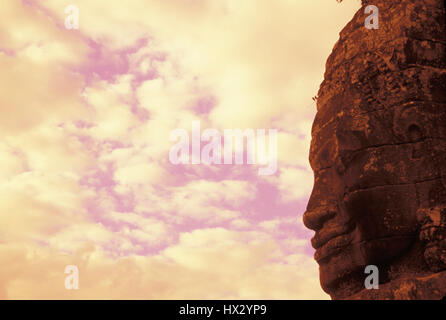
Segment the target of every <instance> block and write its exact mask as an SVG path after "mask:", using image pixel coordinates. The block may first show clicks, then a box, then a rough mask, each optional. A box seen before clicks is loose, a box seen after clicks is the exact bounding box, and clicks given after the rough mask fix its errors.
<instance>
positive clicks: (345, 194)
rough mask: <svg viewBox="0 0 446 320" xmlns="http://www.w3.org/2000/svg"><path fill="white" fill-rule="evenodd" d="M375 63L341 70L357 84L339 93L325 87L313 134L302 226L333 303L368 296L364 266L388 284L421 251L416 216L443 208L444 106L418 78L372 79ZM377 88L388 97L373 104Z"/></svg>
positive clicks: (445, 169) (376, 74)
mask: <svg viewBox="0 0 446 320" xmlns="http://www.w3.org/2000/svg"><path fill="white" fill-rule="evenodd" d="M358 59H359V58H358ZM368 59H370V61H373V64H372V63H370V64H369V63H367V61H366V62H365V63H362V62H361V63H359V61H358V64H356V63H355V62H352V64H351V65H350V66H346V67H344V68H345V69H344V70H339V72H347V74H349V75H350V76H351V78H348V79H347V84H345V87H346V89H345V90H344V91H343V92H342V93H339V94H330V89H331V88H330V84H329V83H327V82H324V83H323V85H322V86H321V91H320V92H321V93H322V99H324V100H322V101H318V103H319V104H320V105H321V106H322V107H321V108H319V110H318V113H317V115H316V119H315V121H314V124H313V131H312V136H313V139H312V144H311V149H310V163H311V166H312V168H313V170H314V173H315V182H314V188H313V192H312V195H311V198H310V200H309V203H308V206H307V211H306V213H305V214H304V223H305V225H306V226H307V227H308V228H310V229H312V230H315V231H316V233H315V236H314V237H313V239H312V245H313V247H314V248H315V249H316V252H315V259H316V261H317V262H318V263H319V265H320V280H321V284H322V287H323V288H324V290H325V291H326V292H328V293H330V294H331V295H332V296H333V297H335V298H337V297H341V298H342V297H345V295H346V294H351V292H354V291H355V290H360V289H363V281H364V277H365V276H364V268H365V266H367V265H377V266H378V267H379V270H380V277H381V279H380V280H381V281H385V277H386V273H387V272H388V271H389V270H390V269H391V267H392V266H393V264H394V263H395V261H397V260H400V261H401V260H404V256H405V255H408V254H409V252H411V250H412V248H414V246H416V245H417V243H419V237H420V221H421V220H422V218H420V217H418V220H417V212H418V213H419V214H418V216H420V212H421V213H422V212H423V208H439V207H442V206H444V204H445V203H446V105H445V104H444V103H438V102H433V101H428V99H426V96H425V92H422V91H421V90H422V88H421V87H419V84H418V81H419V80H420V79H421V78H422V77H425V76H426V75H423V74H422V73H423V72H424V71H422V70H421V68H420V69H419V70H413V71H412V72H413V73H412V74H411V75H410V76H409V75H408V74H404V73H406V72H407V71H401V72H400V74H399V75H398V74H397V75H396V76H395V75H390V74H389V73H387V74H386V72H385V70H384V72H379V71H380V70H374V68H375V69H377V68H379V62H380V61H379V58H377V57H369V58H368ZM358 65H361V67H362V66H363V65H366V68H365V70H364V69H362V68H358V67H357V66H358ZM368 65H370V68H368V67H367V66H368ZM355 66H356V69H355ZM348 68H350V69H348ZM383 68H385V66H384V67H383ZM398 76H400V77H401V79H405V77H408V78H406V79H410V80H405V81H401V80H397V77H398ZM410 77H412V78H410ZM365 78H367V79H368V80H367V81H365V80H364V79H365ZM370 78H371V79H370ZM433 78H435V76H434V77H432V79H433ZM432 79H430V80H432ZM403 82H404V83H403ZM348 83H350V84H348ZM391 85H395V90H394V91H395V92H394V95H392V96H391V95H389V94H388V93H389V92H388V91H387V90H388V89H389V87H390V86H391ZM373 87H375V88H381V89H379V90H382V88H384V90H382V91H384V92H383V93H382V96H380V91H377V93H376V94H377V96H376V97H373V96H372V95H369V94H368V93H369V92H371V91H373V90H372V89H371V88H373ZM390 88H391V87H390ZM324 90H325V91H324ZM399 93H401V94H400V95H399ZM390 99H399V101H394V102H393V101H390ZM319 100H321V98H319ZM386 100H387V101H386ZM420 210H421V211H420ZM443 211H444V212H445V213H446V210H443ZM425 216H426V215H425ZM431 220H432V219H431ZM440 227H441V228H443V229H442V230H441V231H439V232H438V233H442V234H445V229H444V225H442V226H440ZM421 240H426V239H421ZM445 247H446V246H445ZM445 250H446V249H445ZM421 251H422V250H421ZM420 254H421V256H422V255H423V252H420ZM410 263H411V262H409V263H408V264H410ZM423 263H424V262H423ZM404 267H405V266H404V265H403V266H402V268H403V270H404ZM418 268H419V270H420V271H421V270H422V269H423V268H424V266H423V265H419V266H418ZM348 286H350V287H355V286H356V287H357V288H356V289H355V288H353V289H352V288H346V287H348ZM346 292H347V293H346Z"/></svg>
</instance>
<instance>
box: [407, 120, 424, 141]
mask: <svg viewBox="0 0 446 320" xmlns="http://www.w3.org/2000/svg"><path fill="white" fill-rule="evenodd" d="M407 131H408V135H409V139H410V141H412V142H417V141H420V140H422V139H423V131H422V130H421V128H420V127H419V126H418V125H416V124H411V125H410V126H409V128H408V129H407Z"/></svg>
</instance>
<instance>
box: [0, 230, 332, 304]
mask: <svg viewBox="0 0 446 320" xmlns="http://www.w3.org/2000/svg"><path fill="white" fill-rule="evenodd" d="M0 257H1V258H0V259H1V262H2V263H1V264H0V293H1V295H2V298H9V299H26V298H40V299H49V298H56V299H66V298H72V299H83V298H87V299H89V298H96V299H97V298H99V299H166V298H168V299H302V298H305V299H326V298H327V295H325V294H324V293H322V292H321V291H320V290H318V289H317V284H316V283H313V282H314V281H317V270H316V268H315V267H314V264H315V262H314V261H313V260H312V259H311V258H309V257H307V256H305V255H302V254H292V255H288V256H285V255H283V253H281V252H280V250H278V249H277V246H276V245H275V243H274V241H273V240H271V239H268V238H267V237H265V236H262V234H259V233H258V232H254V233H239V232H232V231H229V230H225V229H221V228H217V229H204V230H197V231H192V232H190V233H184V234H182V235H181V236H180V241H179V242H178V244H176V245H174V246H172V247H170V248H169V249H167V250H165V251H164V252H161V253H160V254H159V255H156V256H150V257H144V256H127V257H122V258H118V259H117V260H114V259H113V260H112V259H110V258H109V257H107V256H105V255H104V254H103V253H101V252H100V251H98V250H97V249H96V248H95V247H94V246H91V245H86V246H84V247H81V248H79V249H78V250H77V251H76V252H74V253H73V254H70V255H68V254H58V253H57V252H54V251H52V249H50V248H36V247H16V246H5V245H0ZM222 261H223V262H224V263H222ZM66 265H76V266H78V268H79V290H72V291H69V290H66V289H65V288H64V280H65V276H66V275H65V274H64V273H63V272H64V269H65V266H66ZM7 266H14V268H10V267H7Z"/></svg>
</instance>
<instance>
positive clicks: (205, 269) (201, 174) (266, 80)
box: [0, 0, 360, 299]
mask: <svg viewBox="0 0 446 320" xmlns="http://www.w3.org/2000/svg"><path fill="white" fill-rule="evenodd" d="M71 4H73V5H75V6H77V7H78V8H79V29H78V30H67V29H66V28H65V26H64V20H65V18H66V16H67V14H65V12H64V10H65V8H66V6H68V5H71ZM359 5H360V4H359V2H358V1H354V0H351V1H344V3H342V4H338V3H337V2H336V1H335V0H275V1H270V0H244V1H240V0H163V1H160V0H156V1H155V0H150V1H148V0H128V1H125V2H122V1H106V0H94V1H92V0H70V1H62V0H41V1H37V0H36V1H32V0H22V1H19V0H3V1H2V4H1V5H0V17H1V19H0V70H1V72H0V90H1V94H0V108H1V112H2V116H1V118H0V134H1V135H0V137H1V138H0V177H1V180H0V190H1V192H0V212H1V213H0V298H1V299H8V298H9V299H17V298H19V299H21V298H25V299H46V298H58V299H64V298H69V299H71V298H74V299H77V298H83V299H93V298H94V299H105V298H118V299H127V298H132V299H186V298H187V299H326V298H328V296H327V295H326V294H325V293H324V292H323V291H322V290H321V289H320V285H319V280H318V267H317V264H316V263H315V262H314V261H313V258H312V255H313V249H312V248H311V246H310V241H309V239H310V238H311V236H312V232H310V231H309V230H306V229H305V227H304V226H303V223H302V221H301V219H302V214H303V212H304V211H305V206H306V202H307V199H308V197H309V194H310V192H311V189H312V185H313V174H312V172H311V169H310V168H309V164H308V150H309V142H310V138H311V137H310V130H311V124H312V119H313V117H314V114H315V105H314V103H313V101H312V99H311V98H312V97H313V96H314V95H315V94H316V93H317V90H318V87H319V84H320V82H321V81H322V77H323V72H324V66H325V60H326V58H327V57H328V55H329V53H330V51H331V48H332V47H333V45H334V44H335V42H336V41H337V39H338V33H339V31H340V30H341V29H342V27H343V26H344V25H345V24H346V23H347V22H348V21H349V20H350V18H351V16H352V15H353V13H354V12H355V11H356V10H357V9H358V8H359ZM197 120H198V121H200V123H201V127H202V130H204V129H206V128H216V129H217V130H220V131H221V132H223V130H224V129H233V128H242V129H246V128H253V129H258V128H261V129H277V130H278V155H277V163H278V170H277V173H276V174H274V175H271V176H259V175H258V174H257V169H258V167H256V166H253V165H220V166H219V165H173V164H171V163H170V162H169V149H170V148H171V147H172V145H173V143H172V142H171V141H169V135H170V132H171V131H172V130H174V129H177V128H184V129H186V130H188V131H190V130H191V125H192V121H197ZM66 265H76V266H78V268H79V276H80V279H79V287H80V288H79V290H66V289H65V287H64V280H65V277H66V275H65V274H64V269H65V266H66Z"/></svg>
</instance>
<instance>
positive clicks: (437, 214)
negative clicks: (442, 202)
mask: <svg viewBox="0 0 446 320" xmlns="http://www.w3.org/2000/svg"><path fill="white" fill-rule="evenodd" d="M417 220H418V223H419V224H420V240H421V241H422V242H423V243H424V245H425V247H424V248H425V249H424V259H425V261H426V264H427V265H428V266H429V268H430V269H431V271H433V272H439V271H442V270H446V207H444V206H437V207H434V208H422V209H418V211H417Z"/></svg>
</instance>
